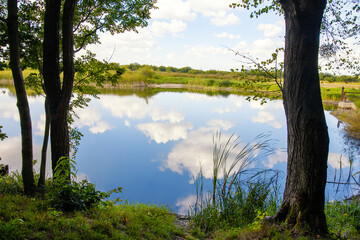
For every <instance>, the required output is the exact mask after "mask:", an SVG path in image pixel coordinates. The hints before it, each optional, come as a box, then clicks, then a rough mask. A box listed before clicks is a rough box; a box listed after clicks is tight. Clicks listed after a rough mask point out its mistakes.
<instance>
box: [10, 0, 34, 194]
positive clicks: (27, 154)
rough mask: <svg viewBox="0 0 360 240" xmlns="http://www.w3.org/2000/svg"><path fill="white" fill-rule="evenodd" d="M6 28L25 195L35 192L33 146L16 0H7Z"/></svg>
mask: <svg viewBox="0 0 360 240" xmlns="http://www.w3.org/2000/svg"><path fill="white" fill-rule="evenodd" d="M7 28H8V34H9V49H10V67H11V71H12V74H13V79H14V85H15V91H16V99H17V107H18V110H19V115H20V127H21V153H22V170H21V173H22V177H23V183H24V191H25V194H26V195H33V194H34V193H35V183H34V174H33V146H32V126H31V116H30V108H29V103H28V99H27V94H26V90H25V83H24V78H23V75H22V71H21V68H20V52H19V51H20V48H19V33H18V11H17V0H8V19H7Z"/></svg>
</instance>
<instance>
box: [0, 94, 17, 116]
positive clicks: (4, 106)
mask: <svg viewBox="0 0 360 240" xmlns="http://www.w3.org/2000/svg"><path fill="white" fill-rule="evenodd" d="M4 98H5V97H4ZM0 117H1V118H11V119H13V120H14V121H16V122H19V121H20V118H19V112H18V110H17V107H16V98H9V97H6V98H5V99H4V100H2V98H1V101H0Z"/></svg>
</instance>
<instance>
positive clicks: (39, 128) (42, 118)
mask: <svg viewBox="0 0 360 240" xmlns="http://www.w3.org/2000/svg"><path fill="white" fill-rule="evenodd" d="M45 118H46V116H45V114H41V115H40V120H39V121H38V122H37V123H36V129H37V130H36V131H35V133H34V134H35V135H38V136H42V135H44V131H45V120H46V119H45Z"/></svg>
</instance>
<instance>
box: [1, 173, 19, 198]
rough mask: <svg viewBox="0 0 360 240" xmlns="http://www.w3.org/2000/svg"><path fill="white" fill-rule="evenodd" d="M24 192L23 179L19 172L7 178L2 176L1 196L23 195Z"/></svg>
mask: <svg viewBox="0 0 360 240" xmlns="http://www.w3.org/2000/svg"><path fill="white" fill-rule="evenodd" d="M23 192H24V187H23V183H22V177H21V174H20V173H19V172H18V171H16V172H12V173H11V174H9V175H7V176H0V194H22V193H23Z"/></svg>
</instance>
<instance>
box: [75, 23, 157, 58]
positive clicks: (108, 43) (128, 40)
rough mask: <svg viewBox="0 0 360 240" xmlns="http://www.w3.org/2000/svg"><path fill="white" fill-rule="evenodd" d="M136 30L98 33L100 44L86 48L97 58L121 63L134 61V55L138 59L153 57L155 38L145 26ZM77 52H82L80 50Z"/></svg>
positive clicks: (82, 52)
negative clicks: (118, 32)
mask: <svg viewBox="0 0 360 240" xmlns="http://www.w3.org/2000/svg"><path fill="white" fill-rule="evenodd" d="M137 30H138V32H134V31H131V32H130V31H129V32H124V33H121V34H115V35H111V33H109V32H106V33H102V34H101V35H100V42H101V45H99V44H98V45H96V44H95V45H89V46H88V47H87V49H89V50H90V51H92V52H94V53H96V57H97V58H98V59H106V60H109V59H110V58H111V61H112V62H119V63H123V62H125V61H130V62H134V56H136V57H137V58H139V61H140V60H144V59H145V60H151V59H153V57H152V54H151V51H150V50H151V49H152V48H153V47H154V46H155V43H156V42H155V40H154V37H153V35H152V33H151V32H150V30H149V29H147V28H140V29H137ZM79 54H84V51H80V52H79Z"/></svg>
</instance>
